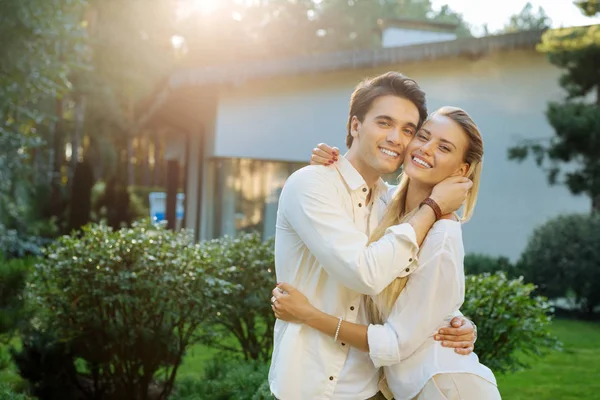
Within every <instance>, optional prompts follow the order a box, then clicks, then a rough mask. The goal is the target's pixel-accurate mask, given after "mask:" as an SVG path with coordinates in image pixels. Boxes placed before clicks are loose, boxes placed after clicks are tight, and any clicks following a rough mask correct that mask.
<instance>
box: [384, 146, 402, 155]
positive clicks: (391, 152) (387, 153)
mask: <svg viewBox="0 0 600 400" xmlns="http://www.w3.org/2000/svg"><path fill="white" fill-rule="evenodd" d="M379 150H380V151H381V152H382V153H383V154H385V155H387V156H390V157H398V156H399V155H400V154H398V153H396V152H395V151H391V150H388V149H384V148H383V147H380V148H379Z"/></svg>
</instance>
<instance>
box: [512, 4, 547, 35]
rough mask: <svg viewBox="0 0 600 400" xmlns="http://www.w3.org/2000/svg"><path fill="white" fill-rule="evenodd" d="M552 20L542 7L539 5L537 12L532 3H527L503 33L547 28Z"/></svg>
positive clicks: (513, 17)
mask: <svg viewBox="0 0 600 400" xmlns="http://www.w3.org/2000/svg"><path fill="white" fill-rule="evenodd" d="M551 23H552V21H551V20H550V18H549V17H548V15H547V14H546V12H545V11H544V9H543V8H542V7H538V9H537V13H535V12H534V11H533V6H532V5H531V3H527V4H525V6H524V7H523V9H522V10H521V12H520V13H518V14H514V15H513V16H511V17H510V20H509V21H508V23H507V24H506V25H504V28H503V29H502V30H501V32H503V33H509V32H518V31H527V30H534V29H546V28H548V27H550V24H551Z"/></svg>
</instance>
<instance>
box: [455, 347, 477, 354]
mask: <svg viewBox="0 0 600 400" xmlns="http://www.w3.org/2000/svg"><path fill="white" fill-rule="evenodd" d="M473 350H474V348H473V346H471V347H466V348H464V349H460V348H459V349H454V352H455V353H458V354H461V355H463V356H468V355H469V354H471V353H472V352H473Z"/></svg>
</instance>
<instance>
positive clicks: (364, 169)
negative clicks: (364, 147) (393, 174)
mask: <svg viewBox="0 0 600 400" xmlns="http://www.w3.org/2000/svg"><path fill="white" fill-rule="evenodd" d="M346 160H348V161H350V164H352V166H353V167H354V168H355V169H356V170H357V171H358V173H359V174H360V175H361V176H362V178H363V179H364V180H365V183H366V184H367V186H368V187H369V188H371V189H373V186H375V183H376V182H377V181H378V180H379V178H380V177H381V175H380V174H379V172H377V171H375V170H374V169H373V168H371V167H369V166H368V165H367V164H366V163H365V162H363V161H362V160H361V159H360V158H359V157H357V156H356V155H355V154H354V153H353V152H352V151H349V152H348V154H347V155H346Z"/></svg>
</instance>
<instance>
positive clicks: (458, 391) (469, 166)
mask: <svg viewBox="0 0 600 400" xmlns="http://www.w3.org/2000/svg"><path fill="white" fill-rule="evenodd" d="M318 155H320V156H321V157H322V160H321V161H322V162H323V163H327V162H328V161H329V160H328V159H327V158H326V157H323V156H324V154H323V153H322V152H321V153H320V154H318ZM315 159H316V158H315V157H314V156H313V160H315ZM482 159H483V141H482V138H481V135H480V132H479V130H478V128H477V125H476V124H475V123H474V122H473V120H472V119H471V118H470V117H469V115H468V114H467V113H466V112H465V111H463V110H461V109H459V108H455V107H443V108H441V109H439V110H438V111H436V112H434V113H433V114H432V115H431V116H430V117H429V119H428V120H427V121H426V122H425V123H424V124H423V127H422V128H421V129H420V130H419V132H417V134H416V135H415V137H414V139H413V140H412V141H411V142H410V144H409V145H408V147H407V149H406V154H405V160H404V173H403V175H402V178H401V181H400V184H399V186H398V187H397V188H394V190H395V192H394V194H393V197H392V200H391V202H390V203H389V206H388V208H387V210H386V214H385V216H384V218H383V220H382V222H381V224H380V225H379V226H378V228H377V229H376V230H375V231H374V232H373V234H372V236H371V238H370V240H371V241H375V240H377V239H378V238H380V237H381V236H383V235H384V234H385V232H386V229H387V228H388V227H390V226H393V225H396V224H398V223H401V222H403V221H405V220H407V219H409V218H410V217H411V215H412V214H413V213H414V212H416V210H418V209H419V207H420V206H421V205H422V203H423V201H425V200H426V199H427V198H428V197H429V195H430V193H431V190H432V188H433V187H434V186H435V185H436V184H437V183H439V182H441V181H442V180H444V179H445V178H448V177H449V176H456V175H461V176H465V177H468V178H470V179H471V180H472V181H473V187H472V189H471V191H470V193H469V194H468V196H467V200H466V202H465V204H464V207H463V213H462V215H460V216H459V215H456V214H451V215H437V216H438V221H437V222H436V223H435V224H434V226H433V227H432V228H431V230H430V231H429V233H428V234H427V237H426V238H425V241H424V242H423V245H422V246H421V248H420V251H419V267H418V268H417V269H416V270H415V271H414V272H412V274H410V275H409V276H407V277H404V278H397V279H396V280H395V281H394V282H392V283H391V284H390V285H389V286H388V287H387V288H386V289H385V290H384V291H383V292H381V293H380V294H379V295H377V296H373V297H368V298H367V300H366V301H367V305H368V312H369V316H370V320H371V322H372V324H371V325H368V326H367V325H360V324H354V323H351V322H347V321H344V320H343V319H342V318H338V317H337V316H334V315H329V314H325V313H323V312H321V311H320V310H318V309H316V308H314V307H313V306H312V305H311V304H310V303H309V301H308V300H307V298H306V297H305V296H304V295H303V294H302V293H300V292H299V291H297V290H296V289H295V288H294V287H292V286H291V285H288V284H286V283H282V284H280V285H278V287H277V288H276V289H274V290H273V296H274V297H275V298H276V301H275V302H274V303H273V311H274V313H275V316H276V317H277V318H280V319H283V320H285V321H290V322H300V323H302V324H305V325H306V329H310V328H313V329H317V330H319V331H321V332H323V333H324V334H327V335H329V336H332V337H333V338H334V341H338V342H341V343H342V344H343V345H350V346H353V347H355V348H357V349H360V350H363V351H366V352H369V355H370V358H371V360H372V361H373V363H374V364H375V366H376V367H383V368H384V373H385V379H386V380H387V383H386V382H385V380H384V381H382V392H383V393H384V394H386V397H387V398H391V397H392V395H393V397H394V398H395V399H396V400H410V399H417V400H438V399H439V400H444V399H464V400H487V399H490V400H492V399H500V394H499V392H498V389H497V386H496V380H495V378H494V375H493V373H492V371H491V370H490V369H489V368H487V367H486V366H484V365H482V364H481V363H479V360H478V358H477V356H476V355H475V353H471V354H470V355H468V356H461V355H458V354H457V353H455V352H454V351H453V350H452V349H448V348H445V347H442V345H441V344H440V343H439V342H436V341H434V338H433V336H434V335H435V333H436V332H437V330H438V329H439V328H440V327H443V326H447V324H448V321H449V320H450V319H451V318H452V316H453V315H455V313H456V312H457V311H458V310H459V308H460V306H461V305H462V303H463V301H464V293H465V284H464V282H465V280H464V268H463V258H464V248H463V242H462V231H461V225H462V223H463V222H466V221H467V220H469V218H471V216H472V214H473V210H474V207H475V203H476V200H477V192H478V188H479V182H480V179H481V167H482ZM432 207H435V205H433V206H432ZM436 214H437V213H436ZM309 327H310V328H309ZM386 386H387V387H389V390H391V394H390V393H389V391H387V390H386V389H387V387H386Z"/></svg>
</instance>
